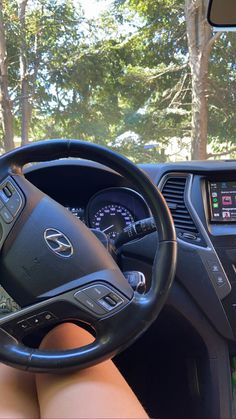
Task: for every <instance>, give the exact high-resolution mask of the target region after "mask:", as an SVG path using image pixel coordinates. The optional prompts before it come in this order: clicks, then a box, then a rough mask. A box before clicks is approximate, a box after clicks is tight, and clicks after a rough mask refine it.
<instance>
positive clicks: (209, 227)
mask: <svg viewBox="0 0 236 419" xmlns="http://www.w3.org/2000/svg"><path fill="white" fill-rule="evenodd" d="M140 168H141V169H142V170H143V171H145V172H146V174H147V175H148V176H149V177H150V178H151V180H152V182H153V183H154V184H155V185H156V186H157V187H159V188H160V190H161V192H162V194H163V196H164V198H165V199H166V202H167V204H168V206H169V209H170V211H171V213H172V217H173V221H174V225H175V229H176V234H177V240H178V261H177V269H176V277H175V281H174V284H173V287H172V289H171V291H170V294H169V298H168V300H167V302H166V308H165V309H164V310H163V311H165V310H166V312H167V313H168V314H167V318H166V319H167V320H164V321H163V322H162V323H161V328H160V329H158V325H157V326H156V325H154V326H153V328H152V332H151V333H152V335H151V338H150V339H151V340H150V341H148V339H149V338H148V337H147V338H146V339H147V343H146V341H145V344H144V346H142V344H141V350H140V358H139V359H140V362H139V365H140V366H141V367H142V365H144V367H143V368H145V371H143V374H146V371H149V374H153V380H156V377H161V383H160V387H159V390H158V392H160V393H161V391H162V387H163V383H164V386H165V380H166V377H167V375H168V373H167V370H168V368H169V370H168V371H169V376H170V375H171V377H173V379H175V378H174V375H173V369H174V368H176V366H177V365H180V370H179V371H178V374H177V375H176V377H177V379H176V381H175V383H176V386H178V388H179V383H180V381H181V380H182V385H183V389H182V398H179V399H178V400H177V399H176V400H175V403H174V404H173V406H174V408H175V410H176V405H178V403H179V402H180V399H181V403H182V404H183V403H184V400H186V391H188V392H189V393H188V394H189V400H191V403H190V404H191V407H189V412H191V414H190V413H189V415H187V416H184V417H189V418H190V417H193V418H197V417H199V418H200V417H207V418H211V419H215V418H216V417H217V418H226V417H232V414H231V405H232V400H231V397H232V396H231V395H232V389H231V372H230V360H231V361H232V359H235V358H236V164H235V162H234V161H204V162H198V161H196V162H183V163H160V164H143V165H140ZM25 176H26V178H27V179H28V180H29V181H30V182H32V183H33V184H34V185H35V186H36V187H38V188H39V189H41V190H42V191H43V192H45V193H46V194H48V195H49V196H50V197H52V198H53V199H55V200H56V201H57V202H59V203H60V204H61V205H63V206H64V207H66V208H68V210H70V211H71V212H72V213H73V214H74V215H75V216H76V217H78V218H79V219H80V220H81V221H83V222H84V223H85V224H86V225H87V226H88V227H89V228H91V229H95V230H99V231H102V232H103V233H104V234H106V236H107V237H108V238H109V239H110V241H113V242H115V241H116V238H117V237H118V235H119V233H120V232H121V231H122V230H123V229H124V228H125V227H126V226H127V225H129V224H130V223H132V222H135V221H138V220H142V219H144V218H148V217H150V216H151V213H150V210H149V208H148V206H147V204H146V202H145V201H144V199H143V198H142V196H141V195H140V193H139V191H138V189H137V187H136V185H134V184H131V183H130V182H129V180H127V179H125V178H123V177H122V176H120V175H119V174H118V173H116V172H114V171H113V170H111V169H109V168H107V167H105V166H102V165H100V164H96V163H94V162H91V161H85V160H80V159H68V160H57V161H53V162H47V163H40V164H33V165H31V166H29V167H27V168H26V169H25ZM157 246H158V232H153V233H151V234H148V235H146V236H144V237H142V238H139V239H137V240H134V241H131V242H128V243H125V244H123V245H122V246H121V247H120V248H119V249H118V252H117V253H116V254H115V255H113V256H114V257H116V258H117V259H116V261H117V263H118V264H119V267H120V268H121V270H122V271H123V272H125V271H133V270H136V271H139V272H142V273H143V275H144V276H145V278H146V283H147V287H148V286H149V281H150V278H151V274H152V262H153V258H154V256H155V251H156V248H157ZM168 315H170V318H168ZM160 318H162V314H161V316H160V317H159V319H158V321H157V324H160V323H159V322H160ZM183 319H184V320H183ZM161 321H162V320H161ZM182 322H183V323H182ZM190 330H191V331H190ZM157 336H158V339H159V340H158V342H157V344H156V345H155V344H153V342H156V339H157ZM173 336H174V337H173ZM170 342H171V343H170ZM160 343H161V344H160ZM173 347H174V348H175V349H174V351H173ZM130 350H131V355H130V356H129V355H124V358H125V357H127V368H126V369H125V371H124V372H126V373H128V374H129V371H130V365H131V364H132V360H133V359H135V360H136V359H137V351H136V349H134V352H133V353H132V348H131V349H130ZM147 351H148V354H149V356H148V357H146V358H148V361H149V360H150V363H151V364H150V365H151V367H150V368H149V369H147V368H148V367H147V365H146V362H145V363H144V362H143V359H144V355H143V354H144V353H145V354H146V353H147ZM157 354H159V355H157ZM175 354H176V355H175ZM158 356H160V362H158ZM161 357H162V358H161ZM186 358H187V360H186ZM162 359H164V360H165V361H162ZM191 359H192V361H191V362H190V360H191ZM171 360H173V362H172V361H171ZM154 361H156V364H155V362H154ZM189 362H190V364H189ZM155 365H157V367H155ZM168 365H169V366H170V367H168ZM186 365H187V367H186ZM189 365H190V369H189ZM141 367H140V368H141ZM155 368H156V369H155ZM186 368H187V369H186ZM134 370H135V371H136V370H137V365H136V363H135V365H134V369H133V371H134ZM139 371H140V370H139V369H138V373H139ZM197 376H198V378H196V377H197ZM189 377H191V380H190V381H191V382H190V384H189V390H186V387H185V384H183V382H185V379H186V380H189ZM193 377H195V378H193ZM195 379H196V380H197V383H195V381H194V380H195ZM141 382H144V384H145V380H139V379H138V377H136V379H134V388H135V390H137V391H138V389H137V388H136V387H135V386H139V385H140V386H141ZM171 383H172V381H171ZM176 386H173V385H172V384H171V385H170V386H169V385H167V387H166V388H167V392H166V394H167V395H169V394H171V398H173V400H174V397H175V394H176V391H175V390H176ZM199 388H200V389H201V391H200V392H199ZM149 390H150V389H149ZM158 392H156V389H155V387H154V390H153V392H152V391H149V392H148V393H147V392H146V386H145V389H143V390H142V397H144V398H145V397H147V403H148V401H150V400H149V398H150V397H151V396H153V398H154V399H155V400H156V397H157V393H158ZM194 392H195V393H194ZM154 393H155V394H154ZM200 393H201V394H200ZM144 395H145V396H144ZM163 397H164V396H163ZM169 399H170V398H169V396H168V397H167V400H166V404H165V409H167V410H168V408H169V406H170V403H169ZM197 400H199V403H198V402H197ZM161 402H163V399H161V400H160V403H161ZM195 403H198V404H196V406H197V408H196V409H195V408H194V406H195ZM160 406H161V404H160ZM181 409H182V405H181ZM197 409H200V410H199V412H201V413H199V414H198V413H196V412H197ZM165 411H166V410H165ZM176 412H177V413H176V417H183V416H181V414H182V412H183V410H181V413H179V416H178V415H177V414H178V411H177V410H176ZM172 413H173V412H172ZM195 413H196V415H195ZM150 416H153V417H155V409H154V413H153V415H152V414H150ZM164 417H166V416H164ZM168 417H172V416H168ZM173 417H175V416H173Z"/></svg>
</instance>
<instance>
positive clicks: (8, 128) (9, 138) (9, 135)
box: [0, 0, 14, 151]
mask: <svg viewBox="0 0 236 419" xmlns="http://www.w3.org/2000/svg"><path fill="white" fill-rule="evenodd" d="M0 81H1V83H0V86H1V93H0V103H1V111H2V129H3V136H4V139H3V141H4V144H3V146H4V148H5V150H6V151H7V150H11V149H12V148H13V147H14V143H13V115H12V102H11V99H10V95H9V83H8V64H7V49H6V37H5V28H4V23H3V3H2V0H0Z"/></svg>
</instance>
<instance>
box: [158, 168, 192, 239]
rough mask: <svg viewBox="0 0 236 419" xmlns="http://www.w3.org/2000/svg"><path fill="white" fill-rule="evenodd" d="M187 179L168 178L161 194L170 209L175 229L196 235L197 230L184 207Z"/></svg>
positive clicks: (180, 177)
mask: <svg viewBox="0 0 236 419" xmlns="http://www.w3.org/2000/svg"><path fill="white" fill-rule="evenodd" d="M186 182H187V177H185V176H179V177H178V176H176V177H169V178H168V179H167V180H166V182H165V183H164V186H163V188H162V194H163V196H164V198H165V200H166V202H167V204H168V206H169V208H170V211H171V214H172V217H173V220H174V223H175V227H176V228H177V229H179V230H182V231H188V232H192V233H196V234H197V233H198V230H197V228H196V226H195V224H194V222H193V220H192V218H191V216H190V214H189V212H188V209H187V207H186V205H185V196H184V194H185V187H186Z"/></svg>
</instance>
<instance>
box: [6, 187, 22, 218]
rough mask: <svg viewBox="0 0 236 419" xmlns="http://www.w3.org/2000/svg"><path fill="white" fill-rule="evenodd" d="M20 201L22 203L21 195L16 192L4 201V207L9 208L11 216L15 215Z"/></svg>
mask: <svg viewBox="0 0 236 419" xmlns="http://www.w3.org/2000/svg"><path fill="white" fill-rule="evenodd" d="M21 203H22V200H21V197H20V195H19V194H18V193H17V192H15V193H14V194H13V195H12V196H11V198H10V199H9V201H8V202H7V203H6V207H7V208H8V209H9V211H10V212H11V214H12V215H13V217H15V216H16V214H17V213H18V211H19V210H20V207H21Z"/></svg>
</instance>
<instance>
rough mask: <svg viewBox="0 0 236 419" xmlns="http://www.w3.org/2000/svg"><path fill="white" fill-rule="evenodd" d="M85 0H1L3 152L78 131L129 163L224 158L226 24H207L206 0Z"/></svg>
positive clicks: (229, 143) (232, 134)
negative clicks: (87, 4) (219, 28)
mask: <svg viewBox="0 0 236 419" xmlns="http://www.w3.org/2000/svg"><path fill="white" fill-rule="evenodd" d="M102 2H103V3H104V0H102ZM83 3H84V2H81V3H80V1H76V0H74V1H72V0H58V1H56V0H35V1H34V0H0V106H1V113H0V118H1V128H0V148H1V151H2V152H4V151H7V150H10V149H12V148H13V147H15V146H16V145H24V144H27V143H28V142H29V141H35V140H38V139H46V138H49V139H50V138H78V139H83V140H88V141H91V142H95V143H98V144H103V145H106V146H109V147H111V148H113V149H114V150H116V151H118V152H120V153H123V154H125V155H126V156H128V157H130V158H131V159H132V160H133V161H134V162H151V161H156V162H158V161H170V160H178V159H208V158H222V157H225V156H226V157H234V155H235V151H236V118H235V109H236V95H235V92H236V89H235V87H236V77H235V74H236V66H235V56H236V34H235V33H224V32H217V33H214V31H213V30H212V28H210V26H209V25H208V23H207V20H206V10H207V5H208V1H207V0H114V1H111V0H105V3H107V7H104V8H103V10H102V12H101V13H100V14H98V13H97V14H96V13H95V14H93V16H92V17H91V16H88V14H87V13H85V11H84V9H83ZM99 3H101V1H100V2H99V0H98V1H97V4H99ZM94 5H95V6H96V2H94ZM108 6H109V7H108Z"/></svg>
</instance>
